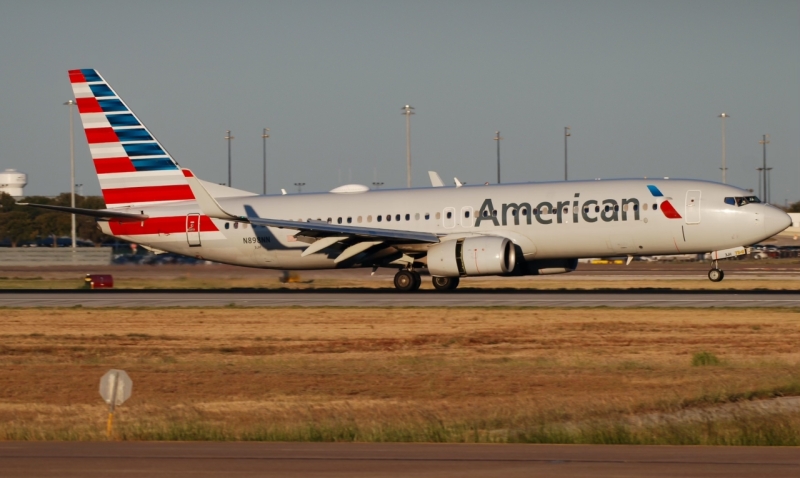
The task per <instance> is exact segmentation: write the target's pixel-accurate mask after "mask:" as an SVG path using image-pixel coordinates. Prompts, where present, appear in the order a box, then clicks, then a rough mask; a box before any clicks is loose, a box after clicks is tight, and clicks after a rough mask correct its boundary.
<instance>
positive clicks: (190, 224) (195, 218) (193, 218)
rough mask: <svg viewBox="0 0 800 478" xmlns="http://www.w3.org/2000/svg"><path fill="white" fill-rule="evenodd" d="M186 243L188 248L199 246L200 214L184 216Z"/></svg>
mask: <svg viewBox="0 0 800 478" xmlns="http://www.w3.org/2000/svg"><path fill="white" fill-rule="evenodd" d="M186 241H187V242H188V243H189V246H190V247H197V246H199V245H200V214H197V213H192V214H187V215H186Z"/></svg>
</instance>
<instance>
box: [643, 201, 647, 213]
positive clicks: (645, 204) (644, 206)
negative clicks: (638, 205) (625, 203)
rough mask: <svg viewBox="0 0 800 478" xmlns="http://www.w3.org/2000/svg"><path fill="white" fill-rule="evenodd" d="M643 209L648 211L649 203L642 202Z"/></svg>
mask: <svg viewBox="0 0 800 478" xmlns="http://www.w3.org/2000/svg"><path fill="white" fill-rule="evenodd" d="M642 209H644V210H645V211H647V203H644V204H642Z"/></svg>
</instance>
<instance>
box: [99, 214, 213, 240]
mask: <svg viewBox="0 0 800 478" xmlns="http://www.w3.org/2000/svg"><path fill="white" fill-rule="evenodd" d="M108 225H109V226H110V227H111V233H112V234H114V235H115V236H137V235H140V234H185V233H186V216H171V217H151V218H149V219H145V220H144V221H141V222H139V221H136V222H130V221H119V220H110V221H108ZM218 230H219V229H217V226H215V225H214V222H213V221H212V220H211V218H210V217H208V216H200V232H201V233H202V232H215V231H218Z"/></svg>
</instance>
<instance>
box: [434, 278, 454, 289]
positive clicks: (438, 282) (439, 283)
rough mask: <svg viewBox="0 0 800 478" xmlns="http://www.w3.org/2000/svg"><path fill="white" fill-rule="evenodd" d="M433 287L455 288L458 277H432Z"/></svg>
mask: <svg viewBox="0 0 800 478" xmlns="http://www.w3.org/2000/svg"><path fill="white" fill-rule="evenodd" d="M433 287H435V288H436V290H455V288H456V287H458V277H434V278H433Z"/></svg>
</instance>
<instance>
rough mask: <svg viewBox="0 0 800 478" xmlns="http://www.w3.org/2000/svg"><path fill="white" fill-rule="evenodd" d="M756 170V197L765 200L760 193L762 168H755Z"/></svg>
mask: <svg viewBox="0 0 800 478" xmlns="http://www.w3.org/2000/svg"><path fill="white" fill-rule="evenodd" d="M756 171H758V197H759V199H762V200H764V202H766V198H765V197H764V195H763V194H762V190H761V174H762V173H763V172H764V168H756Z"/></svg>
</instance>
